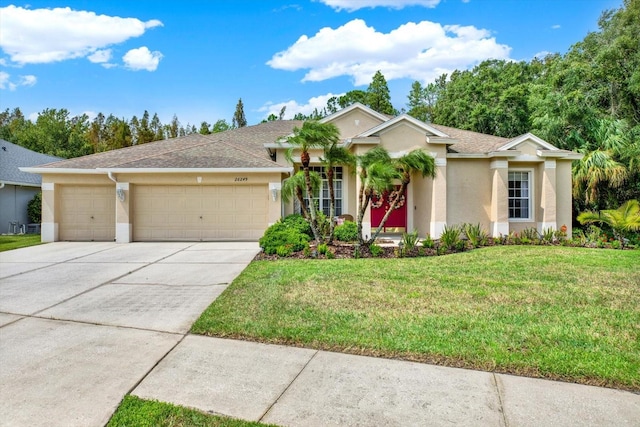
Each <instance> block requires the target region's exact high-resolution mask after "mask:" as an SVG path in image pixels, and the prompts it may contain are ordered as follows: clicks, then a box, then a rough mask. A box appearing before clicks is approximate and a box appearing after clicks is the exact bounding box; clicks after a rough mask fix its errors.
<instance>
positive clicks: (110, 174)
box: [107, 171, 118, 184]
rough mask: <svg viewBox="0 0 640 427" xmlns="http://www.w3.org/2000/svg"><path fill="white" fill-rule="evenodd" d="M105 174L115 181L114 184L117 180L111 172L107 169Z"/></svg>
mask: <svg viewBox="0 0 640 427" xmlns="http://www.w3.org/2000/svg"><path fill="white" fill-rule="evenodd" d="M107 176H108V177H109V179H110V180H111V181H113V182H115V183H116V184H117V183H118V180H117V179H116V178H115V177H114V176H113V172H111V171H107Z"/></svg>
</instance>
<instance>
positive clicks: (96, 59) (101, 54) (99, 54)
mask: <svg viewBox="0 0 640 427" xmlns="http://www.w3.org/2000/svg"><path fill="white" fill-rule="evenodd" d="M87 59H88V60H89V61H91V62H93V63H94V64H103V63H105V62H109V60H110V59H111V49H103V50H96V51H95V52H93V53H92V54H91V55H89V56H87Z"/></svg>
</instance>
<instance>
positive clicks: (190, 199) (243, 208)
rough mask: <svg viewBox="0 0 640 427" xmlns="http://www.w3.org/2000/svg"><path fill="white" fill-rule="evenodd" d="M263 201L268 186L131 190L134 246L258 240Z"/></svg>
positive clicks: (263, 215)
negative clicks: (159, 242)
mask: <svg viewBox="0 0 640 427" xmlns="http://www.w3.org/2000/svg"><path fill="white" fill-rule="evenodd" d="M268 201H269V199H268V191H267V185H246V186H225V185H217V186H155V185H136V186H135V187H134V188H133V240H135V241H158V240H159V241H162V240H182V241H207V240H258V239H259V238H260V237H262V235H263V234H264V231H265V230H266V228H267V218H268V216H267V210H268Z"/></svg>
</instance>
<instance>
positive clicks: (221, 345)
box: [132, 335, 640, 427]
mask: <svg viewBox="0 0 640 427" xmlns="http://www.w3.org/2000/svg"><path fill="white" fill-rule="evenodd" d="M132 394H134V395H136V396H139V397H142V398H146V399H157V400H160V401H164V402H170V403H174V404H178V405H182V406H188V407H193V408H197V409H200V410H202V411H205V412H209V413H215V414H221V415H226V416H231V417H234V418H240V419H244V420H252V421H261V422H266V423H274V424H279V425H287V426H326V425H340V426H362V425H367V426H374V425H375V426H391V425H398V426H399V425H402V426H408V425H416V426H418V425H419V426H425V425H430V426H445V425H456V426H459V425H468V426H509V427H511V426H536V427H537V426H639V425H640V395H638V394H634V393H629V392H624V391H619V390H612V389H606V388H599V387H590V386H584V385H576V384H569V383H561V382H554V381H546V380H540V379H532V378H524V377H516V376H511V375H502V374H493V373H488V372H479V371H471V370H465V369H456V368H447V367H442V366H432V365H427V364H422V363H413V362H404V361H397V360H388V359H379V358H372V357H363V356H354V355H348V354H340V353H331V352H325V351H316V350H309V349H302V348H294V347H284V346H278V345H266V344H259V343H252V342H245V341H235V340H227V339H218V338H209V337H202V336H195V335H188V336H187V337H186V338H185V339H184V340H183V341H182V342H181V343H180V344H179V345H178V346H176V347H175V348H174V349H173V350H172V351H171V352H170V353H169V354H168V355H167V356H166V357H165V358H164V359H163V360H162V361H161V362H160V363H159V364H158V366H157V367H156V368H155V369H154V370H153V371H152V372H151V373H150V374H149V375H148V376H147V377H146V378H145V379H144V380H143V381H142V382H141V383H140V384H139V385H138V387H136V388H135V389H134V391H133V392H132Z"/></svg>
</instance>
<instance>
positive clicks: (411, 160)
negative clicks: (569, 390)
mask: <svg viewBox="0 0 640 427" xmlns="http://www.w3.org/2000/svg"><path fill="white" fill-rule="evenodd" d="M393 166H394V167H395V168H396V170H397V171H398V173H399V175H400V189H399V190H397V191H398V194H405V193H406V191H407V187H408V186H409V183H410V182H411V174H413V173H416V172H419V173H420V174H421V175H422V177H426V176H428V177H431V178H435V177H436V164H435V160H434V159H433V157H431V156H430V155H428V154H427V153H425V152H424V151H422V150H413V151H411V152H409V153H408V154H405V155H404V156H402V157H400V158H398V159H395V160H394V161H393ZM399 200H400V197H395V198H394V199H393V201H392V202H391V204H390V205H389V209H388V210H387V212H386V213H385V215H384V217H382V221H380V224H379V225H378V228H377V229H376V231H375V233H373V235H372V236H371V240H370V242H374V241H375V240H376V238H377V237H378V235H379V234H380V232H381V231H382V229H383V228H384V225H385V223H386V222H387V220H388V219H389V216H390V215H391V212H392V211H393V210H394V209H395V208H396V205H397V204H398V201H399Z"/></svg>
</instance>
